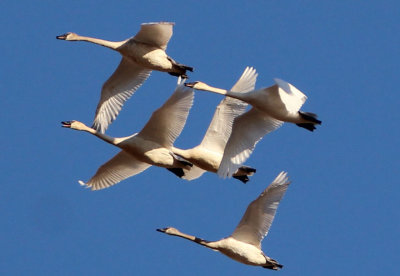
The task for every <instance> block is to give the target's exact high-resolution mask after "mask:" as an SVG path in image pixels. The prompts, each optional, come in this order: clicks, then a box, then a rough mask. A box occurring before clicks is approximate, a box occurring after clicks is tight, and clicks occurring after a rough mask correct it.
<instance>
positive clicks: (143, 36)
mask: <svg viewBox="0 0 400 276" xmlns="http://www.w3.org/2000/svg"><path fill="white" fill-rule="evenodd" d="M173 25H174V23H171V22H158V23H145V24H142V25H141V28H140V30H139V32H138V33H137V34H136V35H135V36H134V37H131V38H129V39H126V40H123V41H118V42H114V41H107V40H103V39H98V38H92V37H86V36H80V35H77V34H75V33H66V34H64V35H60V36H57V39H61V40H68V41H87V42H91V43H95V44H98V45H101V46H104V47H107V48H110V49H112V50H115V51H118V52H119V53H120V54H121V55H122V60H121V62H120V64H119V65H118V67H117V69H116V70H115V72H114V73H113V74H112V75H111V77H110V78H109V79H108V80H107V81H106V82H105V83H104V85H103V88H102V90H101V96H100V100H99V103H98V105H97V108H96V113H95V118H94V121H93V126H92V127H93V128H94V129H96V130H98V131H100V132H101V133H104V132H105V131H106V129H107V128H108V125H109V124H110V123H111V122H112V121H114V120H115V118H116V117H117V116H118V113H119V112H120V110H121V108H122V106H123V105H124V103H125V101H126V100H128V99H129V98H130V97H131V96H132V94H133V93H134V92H135V91H136V90H137V89H138V88H139V87H140V86H141V85H142V84H143V82H144V81H145V80H146V79H147V78H148V77H149V76H150V73H151V71H152V70H157V71H162V72H168V73H169V74H171V75H174V76H183V77H186V70H189V71H193V68H191V67H189V66H186V65H183V64H179V63H177V62H176V61H174V60H173V59H172V58H170V57H169V56H167V54H166V53H165V50H166V48H167V45H168V41H169V40H170V38H171V36H172V28H173Z"/></svg>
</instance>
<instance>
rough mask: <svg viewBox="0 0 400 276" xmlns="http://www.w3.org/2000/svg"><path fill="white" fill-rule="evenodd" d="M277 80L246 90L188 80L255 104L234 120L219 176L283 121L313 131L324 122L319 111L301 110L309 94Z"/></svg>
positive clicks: (228, 173) (229, 171)
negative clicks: (228, 88) (225, 88)
mask: <svg viewBox="0 0 400 276" xmlns="http://www.w3.org/2000/svg"><path fill="white" fill-rule="evenodd" d="M275 82H276V84H275V85H273V86H271V87H268V88H262V89H258V90H253V91H250V92H247V93H238V92H235V91H227V90H224V89H220V88H215V87H212V86H209V85H207V84H205V83H203V82H194V83H186V84H185V85H186V86H188V87H192V88H194V89H198V90H204V91H210V92H214V93H218V94H222V95H226V96H229V97H233V98H236V99H240V100H242V101H244V102H247V103H249V104H251V105H252V108H251V109H250V110H249V111H248V112H246V113H244V114H242V115H240V116H238V117H237V118H236V119H235V120H234V123H233V127H232V133H231V136H230V137H229V140H228V142H227V144H226V147H225V151H224V156H223V158H222V161H221V164H220V167H219V169H218V175H219V176H221V177H231V176H232V175H233V174H234V173H235V172H236V170H237V169H238V168H239V166H240V165H241V164H243V162H245V161H246V160H247V158H249V156H250V154H251V153H252V152H253V150H254V148H255V146H256V144H257V142H258V141H259V140H261V139H262V138H263V137H264V136H265V135H266V134H268V133H269V132H272V131H274V130H275V129H277V128H279V127H280V126H281V125H282V124H283V123H284V122H290V123H295V124H296V125H298V126H300V127H303V128H305V129H307V130H310V131H313V130H314V129H315V125H316V124H321V121H319V120H318V119H317V115H316V114H314V113H309V112H302V111H299V109H300V107H301V106H302V105H303V104H304V102H305V101H306V99H307V96H306V95H304V94H303V93H302V92H301V91H299V90H298V89H297V88H296V87H294V86H293V85H291V84H290V83H287V82H285V81H283V80H280V79H275Z"/></svg>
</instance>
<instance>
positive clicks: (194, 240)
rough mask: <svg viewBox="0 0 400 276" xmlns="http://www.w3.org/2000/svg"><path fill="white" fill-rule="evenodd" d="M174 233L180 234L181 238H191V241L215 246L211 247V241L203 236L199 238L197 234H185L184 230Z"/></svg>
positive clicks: (206, 245)
mask: <svg viewBox="0 0 400 276" xmlns="http://www.w3.org/2000/svg"><path fill="white" fill-rule="evenodd" d="M174 235H175V236H178V237H181V238H184V239H187V240H190V241H193V242H195V243H198V244H200V245H203V246H205V247H209V248H212V249H214V248H213V247H211V246H210V245H209V244H210V242H209V241H206V240H203V239H201V238H198V237H195V236H192V235H189V234H185V233H182V232H179V233H176V234H174Z"/></svg>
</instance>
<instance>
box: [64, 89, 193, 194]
mask: <svg viewBox="0 0 400 276" xmlns="http://www.w3.org/2000/svg"><path fill="white" fill-rule="evenodd" d="M193 97H194V93H193V89H188V88H186V87H184V86H183V84H178V86H177V88H176V90H175V92H174V93H173V94H172V96H171V97H170V98H169V99H168V100H167V101H166V102H165V103H164V104H163V105H162V106H161V107H160V108H159V109H157V110H156V111H155V112H153V114H152V116H151V118H150V120H149V121H148V122H147V124H146V125H145V126H144V127H143V129H142V130H141V131H140V132H139V133H135V134H133V135H131V136H128V137H122V138H113V137H110V136H107V135H105V134H102V133H100V132H99V131H97V130H95V129H92V128H90V127H88V126H86V125H84V124H83V123H81V122H78V121H68V122H62V126H63V127H66V128H71V129H75V130H81V131H86V132H89V133H91V134H93V135H95V136H97V137H99V138H100V139H102V140H104V141H106V142H107V143H110V144H112V145H115V146H117V147H119V148H121V149H122V151H120V152H119V153H118V154H117V155H115V156H114V157H113V158H112V159H111V160H109V161H108V162H107V163H105V164H103V165H102V166H101V167H100V168H99V169H98V170H97V172H96V174H95V175H94V176H93V177H92V178H91V179H90V180H89V181H88V182H87V183H84V182H82V181H79V183H80V184H81V185H86V186H87V187H91V188H92V190H99V189H104V188H107V187H109V186H111V185H114V184H116V183H118V182H120V181H122V180H124V179H126V178H128V177H130V176H133V175H136V174H138V173H140V172H142V171H144V170H146V169H147V168H148V167H150V166H151V165H154V166H159V167H164V168H168V169H169V170H171V171H172V172H174V173H175V174H176V175H178V176H179V177H182V176H183V174H184V172H183V169H189V168H190V167H191V166H192V164H191V163H190V162H188V161H186V160H184V159H183V158H181V157H179V156H177V155H176V154H174V153H173V152H172V151H171V150H170V148H171V147H172V145H173V143H174V141H175V139H176V138H177V137H178V136H179V134H180V133H181V131H182V129H183V127H184V125H185V123H186V118H187V116H188V114H189V110H190V108H191V106H192V103H193Z"/></svg>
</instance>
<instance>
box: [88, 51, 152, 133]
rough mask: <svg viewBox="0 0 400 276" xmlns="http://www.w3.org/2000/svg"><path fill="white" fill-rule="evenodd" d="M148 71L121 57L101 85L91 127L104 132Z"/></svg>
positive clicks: (148, 73)
mask: <svg viewBox="0 0 400 276" xmlns="http://www.w3.org/2000/svg"><path fill="white" fill-rule="evenodd" d="M150 73H151V70H149V69H144V68H143V67H141V66H139V65H137V64H136V63H134V62H132V61H130V60H128V59H127V58H124V57H123V58H122V60H121V62H120V64H119V65H118V67H117V69H116V70H115V72H114V73H113V74H112V75H111V77H110V78H109V79H108V80H107V81H106V82H105V83H104V85H103V88H102V90H101V96H100V101H99V103H98V105H97V109H96V114H95V117H94V121H93V125H92V128H94V129H96V130H97V131H100V132H101V133H104V132H105V131H106V129H107V128H108V125H109V124H111V122H112V121H114V120H115V118H117V116H118V113H119V112H120V110H121V108H122V106H123V105H124V103H125V101H126V100H128V99H129V98H130V97H131V96H132V95H133V93H134V92H135V91H136V90H137V89H138V88H139V87H140V86H141V85H142V84H143V82H144V81H145V80H146V79H147V78H148V77H149V76H150Z"/></svg>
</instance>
